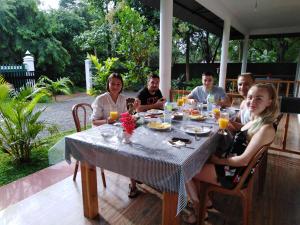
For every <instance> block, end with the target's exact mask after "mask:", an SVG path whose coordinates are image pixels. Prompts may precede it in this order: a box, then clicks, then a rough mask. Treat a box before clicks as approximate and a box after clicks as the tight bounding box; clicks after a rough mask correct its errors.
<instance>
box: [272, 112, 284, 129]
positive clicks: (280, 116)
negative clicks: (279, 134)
mask: <svg viewBox="0 0 300 225" xmlns="http://www.w3.org/2000/svg"><path fill="white" fill-rule="evenodd" d="M282 117H283V113H280V114H279V115H278V116H277V118H276V119H275V121H274V123H273V125H274V128H275V130H276V131H277V128H278V125H279V123H280V121H281V119H282Z"/></svg>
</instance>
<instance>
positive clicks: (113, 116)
mask: <svg viewBox="0 0 300 225" xmlns="http://www.w3.org/2000/svg"><path fill="white" fill-rule="evenodd" d="M109 117H110V118H111V119H112V120H117V119H118V117H119V114H118V112H117V111H111V112H110V113H109Z"/></svg>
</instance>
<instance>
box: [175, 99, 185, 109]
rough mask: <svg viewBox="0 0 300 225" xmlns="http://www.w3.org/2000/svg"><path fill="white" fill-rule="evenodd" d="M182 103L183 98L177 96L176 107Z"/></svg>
mask: <svg viewBox="0 0 300 225" xmlns="http://www.w3.org/2000/svg"><path fill="white" fill-rule="evenodd" d="M183 103H184V100H183V99H182V98H178V99H177V106H178V107H180V106H182V105H183Z"/></svg>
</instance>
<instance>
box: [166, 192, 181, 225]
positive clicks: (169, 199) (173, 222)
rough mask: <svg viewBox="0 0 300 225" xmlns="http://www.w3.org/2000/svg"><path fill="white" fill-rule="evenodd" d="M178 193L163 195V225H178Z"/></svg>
mask: <svg viewBox="0 0 300 225" xmlns="http://www.w3.org/2000/svg"><path fill="white" fill-rule="evenodd" d="M177 203H178V193H169V192H164V193H163V212H162V224H163V225H179V216H176V212H177Z"/></svg>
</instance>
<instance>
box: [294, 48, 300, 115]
mask: <svg viewBox="0 0 300 225" xmlns="http://www.w3.org/2000/svg"><path fill="white" fill-rule="evenodd" d="M295 81H300V51H299V55H298V63H297V69H296V76H295ZM299 88H300V86H299ZM296 92H297V85H294V97H298V98H300V90H299V91H298V96H297V95H296V94H297V93H296ZM298 118H299V119H300V115H298Z"/></svg>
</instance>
